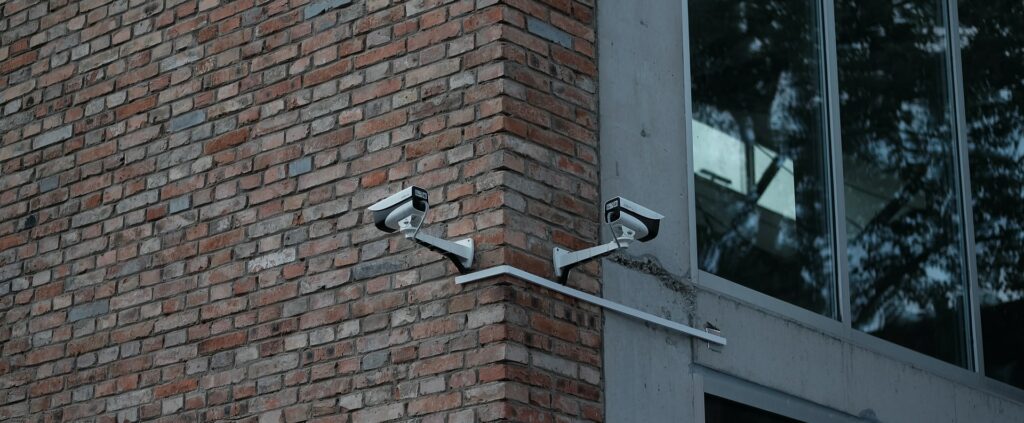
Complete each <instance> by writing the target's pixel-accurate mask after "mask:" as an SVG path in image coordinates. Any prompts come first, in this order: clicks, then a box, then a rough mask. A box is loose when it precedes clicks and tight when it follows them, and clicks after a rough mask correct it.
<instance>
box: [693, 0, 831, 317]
mask: <svg viewBox="0 0 1024 423" xmlns="http://www.w3.org/2000/svg"><path fill="white" fill-rule="evenodd" d="M817 3H818V2H817V1H813V0H773V1H728V2H723V1H716V0H691V1H690V3H689V5H690V8H689V16H690V31H689V32H690V49H691V60H690V63H691V73H692V83H693V86H692V92H693V119H694V120H693V122H692V123H693V125H692V127H693V149H694V151H693V161H694V172H695V175H694V176H695V178H694V179H695V180H696V200H697V244H698V245H697V247H698V252H699V255H700V257H699V259H700V268H701V269H702V270H704V271H707V272H710V273H714V274H716V275H718V276H721V277H723V278H726V279H729V280H731V281H733V282H737V283H740V284H743V285H745V286H747V287H750V288H752V289H756V290H758V291H761V292H763V293H766V294H769V295H772V296H775V297H777V298H780V299H782V300H785V301H788V302H791V303H793V304H796V305H799V306H801V307H804V308H807V309H809V310H812V311H815V312H818V313H822V314H825V315H829V316H834V315H835V311H834V310H835V307H834V304H835V301H834V296H835V293H834V283H833V276H832V274H833V272H832V248H831V243H830V235H829V227H830V226H829V224H828V216H829V215H828V208H827V204H828V203H827V197H826V194H825V193H826V189H825V187H826V186H827V185H826V184H827V181H828V178H827V177H826V173H825V164H824V158H825V152H824V145H825V144H826V141H825V132H824V129H823V128H824V125H823V124H822V122H823V120H824V118H823V116H824V113H823V107H822V91H823V89H822V82H821V79H822V78H821V75H822V73H823V72H822V70H821V63H820V56H821V46H820V44H821V43H820V41H819V37H820V35H821V32H820V26H819V24H818V11H817V8H816V4H817Z"/></svg>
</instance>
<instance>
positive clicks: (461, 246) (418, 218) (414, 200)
mask: <svg viewBox="0 0 1024 423" xmlns="http://www.w3.org/2000/svg"><path fill="white" fill-rule="evenodd" d="M368 210H370V211H371V212H372V213H373V223H374V225H375V226H377V228H378V229H380V230H382V231H384V232H387V233H394V232H396V231H401V232H402V235H404V236H405V238H406V239H411V240H413V241H416V243H417V244H420V245H423V246H425V247H427V248H429V249H430V250H431V251H436V252H439V253H441V254H443V255H444V256H445V257H448V258H449V259H451V260H452V262H454V263H455V267H456V268H458V269H459V273H466V271H468V270H469V269H470V267H472V266H473V238H466V239H462V240H459V241H455V242H452V241H448V240H444V239H441V238H438V237H435V236H430V235H427V234H425V233H422V232H420V226H422V225H423V220H424V217H425V216H426V214H427V211H428V210H430V198H429V194H428V193H427V190H425V189H423V188H420V187H417V186H411V187H409V188H406V189H403V190H401V191H399V192H397V193H395V194H392V195H390V196H388V197H387V198H385V199H383V200H380V201H378V202H377V203H375V204H373V205H372V206H370V207H369V209H368Z"/></svg>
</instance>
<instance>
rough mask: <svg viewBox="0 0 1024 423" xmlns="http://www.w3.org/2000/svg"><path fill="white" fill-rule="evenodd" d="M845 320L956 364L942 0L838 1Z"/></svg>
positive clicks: (953, 173)
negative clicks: (847, 282)
mask: <svg viewBox="0 0 1024 423" xmlns="http://www.w3.org/2000/svg"><path fill="white" fill-rule="evenodd" d="M836 27H837V28H836V31H837V35H836V42H837V46H836V47H837V56H838V60H839V63H838V71H839V90H840V116H841V122H842V124H841V127H842V149H843V177H844V182H845V187H844V189H845V197H846V218H847V221H846V234H847V238H848V242H847V254H848V258H849V272H850V273H849V278H850V296H851V312H852V318H853V322H852V323H853V327H855V328H857V329H860V330H863V331H865V332H868V333H871V334H874V335H876V336H879V337H881V338H885V339H888V340H890V341H893V342H896V343H898V344H902V345H904V346H906V347H909V348H912V349H915V350H917V351H920V352H923V353H926V354H930V355H932V356H934V357H937V358H939V359H942V360H945V361H948V362H951V363H955V364H958V365H966V364H967V358H968V356H967V350H966V348H967V345H968V343H967V331H966V325H965V322H966V321H965V317H964V305H965V297H964V295H963V294H964V292H965V291H964V272H963V268H964V266H963V260H962V248H963V244H962V242H961V241H962V235H961V234H962V232H961V226H960V220H961V219H960V214H959V212H958V210H959V203H958V201H959V195H958V191H957V188H956V187H957V166H956V163H957V162H956V149H955V145H956V144H955V139H954V137H953V131H952V128H953V126H952V123H951V122H952V119H951V110H952V108H951V105H952V100H951V98H952V97H951V96H950V95H949V94H948V93H949V89H948V81H949V79H948V73H947V69H948V56H947V51H948V48H947V47H946V46H947V42H948V40H947V38H946V31H945V28H946V19H945V13H944V1H942V0H838V1H837V2H836Z"/></svg>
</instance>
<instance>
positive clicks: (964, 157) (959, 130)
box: [946, 0, 985, 373]
mask: <svg viewBox="0 0 1024 423" xmlns="http://www.w3.org/2000/svg"><path fill="white" fill-rule="evenodd" d="M946 13H947V19H946V22H948V25H947V26H948V28H947V31H948V34H949V36H948V37H947V38H948V40H949V51H950V54H949V60H950V69H951V70H952V71H951V72H950V77H949V84H950V85H949V86H950V92H951V93H953V118H954V124H955V125H956V130H955V131H953V135H954V136H955V137H956V141H955V142H956V147H957V162H958V163H957V165H958V171H959V175H957V176H958V180H959V182H960V187H959V188H960V215H961V218H962V219H963V226H962V227H963V240H964V241H963V250H964V256H965V258H966V260H965V264H966V267H967V268H966V270H967V271H966V272H965V273H966V275H965V278H966V281H965V282H966V283H965V284H964V285H965V292H964V295H966V298H965V300H964V305H965V306H966V307H969V310H967V313H964V317H965V320H966V321H965V322H964V327H965V328H967V330H968V338H967V339H968V340H969V342H970V345H969V346H968V349H969V351H970V352H971V354H972V356H973V357H971V360H970V364H971V365H972V366H973V369H974V370H975V371H978V372H982V373H984V369H985V365H984V364H985V363H984V359H985V357H984V354H983V348H984V346H983V345H982V342H981V339H982V338H981V301H980V292H981V291H980V288H979V285H978V267H977V260H976V256H975V251H976V249H975V240H974V213H973V210H972V205H973V200H972V198H971V197H972V191H971V173H970V160H969V159H968V152H969V149H968V145H967V117H966V113H965V105H964V74H963V63H962V61H961V54H960V19H959V14H958V11H957V0H946Z"/></svg>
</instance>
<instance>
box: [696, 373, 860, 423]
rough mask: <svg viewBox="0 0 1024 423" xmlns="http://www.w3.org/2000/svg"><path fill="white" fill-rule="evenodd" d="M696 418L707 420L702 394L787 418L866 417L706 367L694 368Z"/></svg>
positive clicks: (842, 421)
mask: <svg viewBox="0 0 1024 423" xmlns="http://www.w3.org/2000/svg"><path fill="white" fill-rule="evenodd" d="M694 370H695V375H694V380H695V381H696V382H697V385H698V386H697V387H696V389H694V395H695V398H694V404H695V405H696V409H697V410H696V414H697V416H696V419H695V420H696V421H698V422H707V416H706V413H705V409H704V407H705V395H713V396H716V397H719V398H724V399H727V400H729V401H733V402H737V403H740V404H743V405H746V406H748V407H753V408H757V409H759V410H764V411H766V412H769V413H772V414H777V415H780V416H783V417H787V418H790V419H796V420H799V421H803V422H814V423H863V422H866V421H867V420H864V419H861V418H857V417H855V416H851V415H849V414H845V413H843V412H840V411H837V410H835V409H832V408H828V407H825V406H822V405H819V404H815V403H813V402H810V401H807V400H805V399H802V398H799V397H794V396H792V395H788V394H785V393H782V392H779V391H776V390H773V389H771V388H767V387H764V386H760V385H757V384H754V383H750V382H747V381H744V380H742V379H738V378H736V377H733V376H729V375H727V374H724V373H720V372H717V371H715V370H712V369H709V368H706V367H694Z"/></svg>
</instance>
